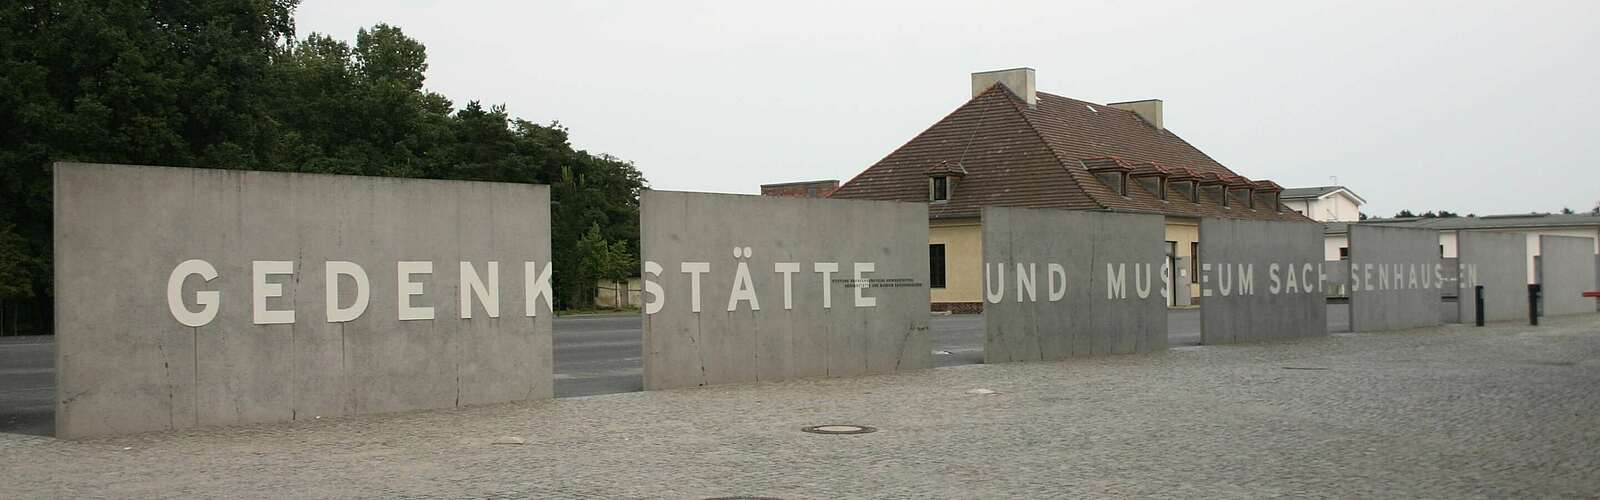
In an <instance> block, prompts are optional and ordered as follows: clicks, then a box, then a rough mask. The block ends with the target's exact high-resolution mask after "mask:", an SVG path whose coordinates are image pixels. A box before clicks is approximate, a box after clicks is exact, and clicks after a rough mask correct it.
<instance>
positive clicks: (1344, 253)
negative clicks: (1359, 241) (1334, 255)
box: [1339, 247, 1350, 260]
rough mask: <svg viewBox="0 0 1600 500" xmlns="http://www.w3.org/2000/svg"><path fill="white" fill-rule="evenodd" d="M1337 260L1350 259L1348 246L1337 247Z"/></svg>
mask: <svg viewBox="0 0 1600 500" xmlns="http://www.w3.org/2000/svg"><path fill="white" fill-rule="evenodd" d="M1339 260H1350V247H1339Z"/></svg>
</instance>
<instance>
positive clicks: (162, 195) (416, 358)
mask: <svg viewBox="0 0 1600 500" xmlns="http://www.w3.org/2000/svg"><path fill="white" fill-rule="evenodd" d="M54 182H55V207H54V209H55V283H56V333H57V336H56V341H57V349H58V355H57V365H56V367H57V378H58V384H57V386H58V391H59V398H58V404H57V411H56V432H57V435H58V436H61V437H82V436H93V435H103V434H120V433H130V432H141V431H155V430H166V429H181V428H187V427H194V426H202V425H223V424H244V423H255V422H275V421H286V420H300V419H311V418H315V417H334V416H340V415H354V414H365V413H377V412H392V411H405V410H417V409H425V408H448V407H454V406H461V405H471V404H480V403H495V402H502V401H511V400H520V399H533V398H548V397H550V395H551V385H550V384H551V372H550V369H551V364H550V318H551V314H550V311H549V303H548V300H547V299H541V300H539V301H537V302H536V305H535V310H536V311H537V312H538V315H537V316H535V317H529V316H527V315H526V314H525V312H526V311H525V302H524V281H525V280H524V278H523V263H524V262H525V261H527V262H534V263H536V265H537V266H538V268H540V269H543V268H545V267H546V266H548V264H549V260H550V243H549V241H550V239H549V225H550V212H549V205H550V203H549V201H550V198H549V190H548V188H547V187H546V186H534V185H524V184H492V183H476V182H450V181H430V180H403V179H388V178H376V177H349V176H330V175H310V174H291V173H279V172H248V171H237V170H206V169H182V168H161V167H131V166H112V165H85V164H57V165H56V166H55V178H54ZM190 259H198V260H203V261H205V262H206V263H208V264H209V265H210V267H212V268H214V270H215V272H216V274H215V277H214V278H213V279H211V280H209V281H208V280H206V279H205V278H206V276H204V275H188V274H186V273H179V272H175V271H178V270H179V269H178V268H179V264H180V263H182V262H185V261H188V260H190ZM258 261H260V262H270V261H282V262H287V263H288V264H286V265H287V266H290V267H291V268H292V270H293V274H263V275H262V279H261V282H262V283H261V284H262V285H264V286H255V284H253V282H254V281H256V280H255V278H254V273H253V270H254V269H258V268H259V269H262V270H263V271H266V270H270V269H271V267H270V265H269V264H258V263H257V262H258ZM329 261H348V262H352V263H354V264H355V265H359V266H360V267H361V268H362V269H363V271H364V273H365V274H366V276H367V278H368V281H369V283H370V284H369V287H368V288H367V290H368V295H367V307H366V310H365V311H364V312H363V313H362V314H361V315H359V316H357V317H355V318H353V319H348V320H347V321H346V320H344V319H345V318H337V317H334V318H332V319H337V320H340V321H338V322H330V311H329V310H328V309H329V308H328V306H327V289H328V285H327V280H326V275H327V270H328V268H329V265H328V264H327V262H329ZM399 261H420V262H431V263H432V266H433V272H432V274H415V275H412V276H411V278H410V280H409V281H412V282H415V283H418V285H414V286H416V287H420V289H419V291H420V293H419V294H417V295H415V296H408V297H409V298H410V300H411V301H412V302H413V303H412V306H413V307H421V306H427V307H432V308H433V310H434V318H435V319H432V320H406V321H402V320H400V319H399V318H400V315H399V297H400V294H399V289H400V282H399V281H400V278H399ZM463 261H465V262H471V263H472V264H473V265H474V266H475V270H476V272H477V273H478V274H479V275H480V278H482V279H483V280H485V287H486V288H488V287H487V280H489V270H488V262H490V261H495V262H498V271H499V272H498V279H499V287H498V291H499V297H498V298H499V300H498V307H499V315H498V317H490V315H489V314H488V311H487V310H486V308H485V306H484V305H483V304H484V302H483V301H476V300H475V301H474V302H473V303H472V304H471V307H473V313H472V315H473V317H472V318H471V319H461V318H460V317H459V307H458V302H459V296H458V292H459V288H460V279H459V273H460V271H459V269H460V263H461V262H463ZM335 266H337V264H335ZM174 275H176V280H173V277H174ZM173 281H175V284H176V285H178V286H177V287H176V288H175V289H174V290H171V291H170V293H171V295H172V297H170V298H169V288H171V287H170V286H169V284H172V282H173ZM336 286H337V287H338V291H339V296H338V297H337V299H338V302H337V304H336V305H335V308H353V307H354V306H355V304H357V303H359V297H358V293H357V285H356V280H355V278H353V277H350V276H343V277H340V278H339V280H338V285H336ZM273 288H278V289H280V290H278V293H273V290H272V289H273ZM486 291H487V290H486ZM213 292H215V293H216V294H217V296H216V297H215V298H216V300H215V301H214V302H215V306H214V307H215V309H214V311H215V316H214V317H209V318H206V317H205V316H206V314H204V313H205V311H206V307H205V306H204V304H203V302H210V299H209V298H208V297H209V296H210V295H211V294H212V293H213ZM255 293H260V294H261V295H262V299H261V303H262V306H263V308H262V311H261V313H262V314H261V316H262V317H260V318H258V317H257V316H258V314H257V311H256V310H255V309H256V308H255V302H256V301H255V298H254V294H255ZM273 295H281V296H273ZM171 298H176V299H177V301H176V302H174V301H173V300H171ZM288 310H292V311H293V315H294V317H293V319H292V320H288V319H287V318H278V317H275V316H278V315H282V314H283V313H282V311H288ZM196 313H200V314H198V317H194V316H197V315H196ZM180 314H182V315H185V316H190V317H189V318H188V319H187V320H184V319H180ZM334 314H335V315H337V311H335V312H334ZM202 320H203V321H202ZM181 321H188V322H189V324H185V323H183V322H181ZM277 321H282V322H281V323H277ZM190 324H192V325H194V326H190Z"/></svg>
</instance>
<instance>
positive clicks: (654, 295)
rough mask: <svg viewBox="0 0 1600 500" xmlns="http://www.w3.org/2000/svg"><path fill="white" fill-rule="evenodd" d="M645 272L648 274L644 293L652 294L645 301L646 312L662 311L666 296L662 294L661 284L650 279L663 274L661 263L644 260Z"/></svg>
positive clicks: (645, 278)
mask: <svg viewBox="0 0 1600 500" xmlns="http://www.w3.org/2000/svg"><path fill="white" fill-rule="evenodd" d="M644 273H645V275H646V276H645V277H644V293H647V294H649V295H650V298H648V299H646V300H645V301H644V313H645V314H655V313H658V312H661V308H662V307H663V306H665V305H666V297H665V296H663V295H662V294H661V284H660V283H656V282H655V281H652V280H651V279H650V278H652V277H660V276H661V264H657V263H654V262H651V261H648V260H647V261H644Z"/></svg>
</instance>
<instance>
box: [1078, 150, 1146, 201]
mask: <svg viewBox="0 0 1600 500" xmlns="http://www.w3.org/2000/svg"><path fill="white" fill-rule="evenodd" d="M1081 161H1082V163H1083V167H1084V168H1085V169H1087V170H1089V173H1091V174H1094V177H1095V178H1096V179H1099V180H1100V183H1101V184H1105V185H1106V187H1108V188H1111V192H1113V193H1117V195H1118V196H1127V195H1128V173H1129V172H1130V171H1132V170H1133V168H1132V167H1130V166H1129V165H1128V162H1126V161H1123V160H1122V159H1120V158H1113V157H1106V158H1089V159H1085V160H1081Z"/></svg>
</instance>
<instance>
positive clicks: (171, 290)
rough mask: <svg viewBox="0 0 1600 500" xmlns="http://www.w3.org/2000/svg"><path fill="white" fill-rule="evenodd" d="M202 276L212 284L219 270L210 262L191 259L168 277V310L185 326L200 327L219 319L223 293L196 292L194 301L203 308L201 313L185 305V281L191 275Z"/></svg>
mask: <svg viewBox="0 0 1600 500" xmlns="http://www.w3.org/2000/svg"><path fill="white" fill-rule="evenodd" d="M192 274H197V275H200V278H201V279H204V280H206V281H207V282H210V281H211V280H214V279H217V268H216V267H215V266H212V265H211V263H210V262H206V261H203V260H200V259H189V260H186V261H183V262H182V263H179V264H178V267H174V268H172V275H171V276H168V277H167V309H170V310H171V311H172V317H173V318H174V319H177V320H178V322H179V323H182V324H183V326H193V327H200V326H206V325H208V324H210V323H211V320H214V319H217V303H218V302H220V301H221V298H222V292H218V291H215V290H208V291H204V292H195V293H194V301H195V303H196V304H199V305H200V306H201V309H200V311H199V312H195V311H190V310H189V307H188V306H186V305H184V304H183V281H184V280H185V279H188V278H189V275H192Z"/></svg>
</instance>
